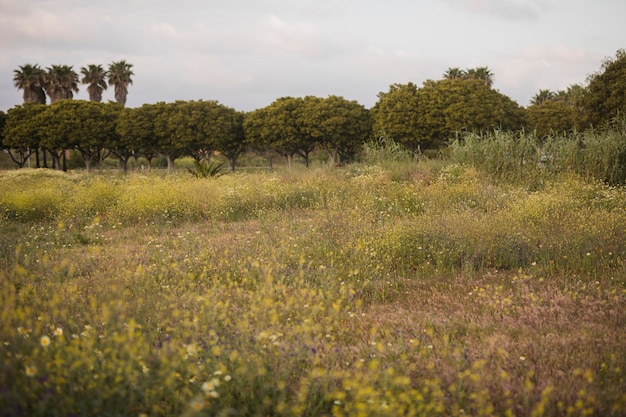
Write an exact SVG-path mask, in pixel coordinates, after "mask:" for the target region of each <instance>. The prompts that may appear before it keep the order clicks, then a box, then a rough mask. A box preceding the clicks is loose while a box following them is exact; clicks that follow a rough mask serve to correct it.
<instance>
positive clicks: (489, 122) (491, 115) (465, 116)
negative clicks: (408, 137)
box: [414, 79, 524, 147]
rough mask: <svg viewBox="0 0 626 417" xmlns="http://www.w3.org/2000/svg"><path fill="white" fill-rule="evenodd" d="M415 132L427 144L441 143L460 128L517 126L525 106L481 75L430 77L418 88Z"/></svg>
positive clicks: (518, 127) (467, 129)
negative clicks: (480, 77) (472, 76)
mask: <svg viewBox="0 0 626 417" xmlns="http://www.w3.org/2000/svg"><path fill="white" fill-rule="evenodd" d="M415 95H416V98H415V101H416V102H417V103H419V107H418V108H417V109H416V110H415V113H416V120H415V122H414V123H415V126H416V128H415V132H414V134H415V135H416V136H417V137H419V138H421V139H420V141H421V142H420V143H421V144H423V145H424V147H438V146H440V145H441V144H442V143H445V142H446V141H448V140H449V139H451V138H452V137H453V136H454V135H455V134H456V133H457V132H459V131H485V130H492V129H507V130H508V129H511V130H517V129H520V128H521V127H523V125H524V111H523V109H522V108H521V107H520V106H519V105H518V104H517V103H515V102H514V101H513V100H511V99H510V98H509V97H507V96H505V95H503V94H501V93H500V92H498V91H497V90H494V89H492V88H491V87H490V86H489V85H487V84H486V83H485V81H484V80H482V79H452V80H447V79H443V80H439V81H432V80H427V81H425V82H424V85H423V86H422V88H420V89H419V90H417V91H416V93H415Z"/></svg>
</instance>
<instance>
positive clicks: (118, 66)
mask: <svg viewBox="0 0 626 417" xmlns="http://www.w3.org/2000/svg"><path fill="white" fill-rule="evenodd" d="M132 67H133V65H132V64H129V63H127V62H126V61H125V60H122V61H114V62H112V63H111V64H110V65H109V71H108V77H109V85H113V86H115V101H117V102H118V103H120V104H121V105H122V106H125V105H126V97H127V96H128V86H129V85H131V84H132V83H133V79H132V77H133V75H135V74H134V73H133V71H132V70H131V68H132Z"/></svg>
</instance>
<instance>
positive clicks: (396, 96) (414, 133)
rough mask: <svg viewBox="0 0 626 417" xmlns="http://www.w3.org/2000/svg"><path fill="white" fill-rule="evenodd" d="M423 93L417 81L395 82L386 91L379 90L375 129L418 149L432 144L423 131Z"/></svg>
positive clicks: (373, 111) (375, 109)
mask: <svg viewBox="0 0 626 417" xmlns="http://www.w3.org/2000/svg"><path fill="white" fill-rule="evenodd" d="M420 106H421V103H420V97H419V94H418V88H417V85H415V84H413V83H412V82H409V83H407V84H393V85H391V86H389V91H388V92H386V93H383V92H381V93H378V101H377V102H376V104H375V105H374V107H373V108H372V110H371V113H372V120H373V129H374V131H375V132H376V133H378V132H383V131H384V132H385V134H386V135H387V136H388V137H390V138H391V139H393V140H395V141H396V142H398V143H400V144H402V145H403V146H405V147H407V148H409V149H413V150H416V149H418V148H420V147H431V145H432V143H430V142H427V141H426V142H425V141H424V138H422V137H421V135H420V131H421V129H420V121H419V118H420Z"/></svg>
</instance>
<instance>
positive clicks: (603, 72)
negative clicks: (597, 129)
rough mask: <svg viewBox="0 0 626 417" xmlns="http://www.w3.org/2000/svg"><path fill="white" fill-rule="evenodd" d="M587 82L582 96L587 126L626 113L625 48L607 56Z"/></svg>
mask: <svg viewBox="0 0 626 417" xmlns="http://www.w3.org/2000/svg"><path fill="white" fill-rule="evenodd" d="M588 83H589V84H588V86H587V89H586V91H585V93H584V94H583V96H582V108H583V111H584V115H585V118H584V121H585V124H586V125H587V126H599V125H602V124H604V123H606V122H609V121H610V120H611V119H613V118H615V117H616V116H617V115H622V116H623V115H624V114H626V50H624V49H620V50H618V51H617V53H616V54H615V58H607V59H606V60H605V61H604V62H603V63H602V66H601V68H600V70H599V71H598V72H596V73H595V74H592V75H591V76H589V78H588Z"/></svg>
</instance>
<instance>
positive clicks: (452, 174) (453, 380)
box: [0, 162, 626, 416]
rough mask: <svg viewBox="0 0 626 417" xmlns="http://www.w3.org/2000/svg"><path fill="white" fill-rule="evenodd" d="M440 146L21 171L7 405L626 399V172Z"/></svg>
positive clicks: (0, 200) (573, 403) (6, 220)
mask: <svg viewBox="0 0 626 417" xmlns="http://www.w3.org/2000/svg"><path fill="white" fill-rule="evenodd" d="M409 164H411V163H409ZM428 164H429V162H425V163H424V164H422V167H423V169H424V170H423V171H421V172H420V175H421V176H420V177H416V178H415V179H414V180H413V181H404V182H394V181H393V180H392V177H391V172H390V171H388V170H387V169H385V168H384V167H382V166H380V165H376V166H374V165H359V164H355V165H353V166H351V167H350V169H348V170H330V169H325V170H320V169H311V170H308V171H291V172H288V173H283V174H278V173H264V174H256V175H242V174H233V175H228V176H222V177H219V178H216V179H210V180H209V179H191V180H190V178H189V176H188V175H180V176H178V175H169V176H158V175H155V174H153V175H149V176H141V175H127V176H94V175H91V176H87V175H84V174H62V173H59V172H53V171H44V170H20V171H15V172H6V173H3V174H2V175H0V190H2V191H0V212H1V213H2V218H1V219H0V274H2V276H3V279H2V280H0V339H1V340H2V342H3V343H2V344H0V356H1V357H2V361H0V409H2V410H3V413H4V414H5V415H8V416H12V415H32V416H38V415H42V416H43V415H46V416H50V415H52V416H54V415H71V414H75V415H103V414H107V415H143V414H145V415H155V416H170V415H233V414H237V415H282V416H322V415H333V416H349V415H350V416H352V415H354V416H357V415H377V416H397V415H416V416H433V415H434V416H461V415H476V416H489V415H519V416H543V415H546V416H547V415H572V416H573V415H607V416H611V415H614V416H618V415H623V414H624V412H625V411H626V397H624V391H623V386H624V369H626V354H625V347H624V344H623V341H622V337H621V335H622V331H621V330H622V328H623V323H624V320H625V319H626V317H625V313H624V309H623V308H622V307H623V299H624V296H626V292H625V285H626V284H625V283H624V279H623V276H624V273H625V272H626V264H625V263H624V259H625V258H624V257H625V256H626V238H625V236H626V213H625V212H624V210H623V207H624V206H625V205H626V194H625V192H624V190H623V189H621V188H615V187H609V186H607V185H604V184H602V183H597V182H589V181H586V180H584V179H582V178H580V177H577V176H572V175H569V176H559V177H554V178H552V179H551V180H550V181H547V182H546V184H545V186H544V187H543V189H541V190H538V191H529V190H528V189H527V188H526V187H525V186H523V184H522V186H520V185H518V184H498V183H494V182H492V181H490V179H489V177H487V176H484V175H482V174H481V172H480V171H478V170H476V169H474V168H471V167H465V166H462V165H458V164H453V165H447V166H443V167H442V166H440V165H436V166H435V165H432V166H431V165H428ZM428 167H430V168H428ZM427 168H428V169H427ZM30 196H32V198H31V197H30ZM44 207H45V208H46V209H45V210H44Z"/></svg>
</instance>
